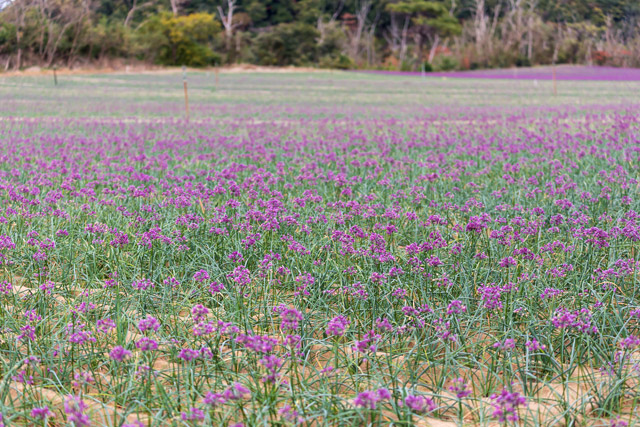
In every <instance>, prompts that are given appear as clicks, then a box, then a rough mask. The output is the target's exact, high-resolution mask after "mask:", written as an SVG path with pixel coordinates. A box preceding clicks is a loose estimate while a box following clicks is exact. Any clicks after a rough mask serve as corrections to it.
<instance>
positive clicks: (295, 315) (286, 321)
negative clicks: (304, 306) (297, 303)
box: [274, 305, 303, 332]
mask: <svg viewBox="0 0 640 427" xmlns="http://www.w3.org/2000/svg"><path fill="white" fill-rule="evenodd" d="M274 310H275V311H278V312H279V313H280V319H281V320H280V329H282V330H283V331H285V332H287V331H293V330H295V329H298V327H299V326H300V322H301V321H302V319H303V317H302V313H300V312H299V311H298V310H296V309H295V308H289V307H287V306H285V305H281V306H278V307H276V308H274Z"/></svg>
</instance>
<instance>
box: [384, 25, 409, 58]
mask: <svg viewBox="0 0 640 427" xmlns="http://www.w3.org/2000/svg"><path fill="white" fill-rule="evenodd" d="M390 17H391V21H390V25H389V31H388V32H386V33H385V34H384V38H385V39H386V40H387V43H389V46H390V47H391V51H392V52H393V53H394V54H396V56H397V58H398V61H399V62H400V64H402V63H403V62H404V57H405V55H406V53H407V34H408V31H409V20H410V18H409V15H406V16H405V17H404V24H403V26H402V29H400V26H399V25H398V14H397V13H394V12H391V15H390Z"/></svg>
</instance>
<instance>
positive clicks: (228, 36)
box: [218, 0, 237, 52]
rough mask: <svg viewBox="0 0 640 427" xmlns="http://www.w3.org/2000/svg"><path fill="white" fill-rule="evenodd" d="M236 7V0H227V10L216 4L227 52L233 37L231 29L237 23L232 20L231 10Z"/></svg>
mask: <svg viewBox="0 0 640 427" xmlns="http://www.w3.org/2000/svg"><path fill="white" fill-rule="evenodd" d="M235 8H236V0H227V12H226V13H225V12H224V11H223V10H222V7H221V6H218V15H220V20H221V21H222V26H223V27H224V35H225V40H226V44H227V52H230V51H231V41H232V38H233V30H234V29H235V28H236V27H237V23H234V22H233V12H234V11H235Z"/></svg>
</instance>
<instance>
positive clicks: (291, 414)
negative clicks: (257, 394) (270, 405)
mask: <svg viewBox="0 0 640 427" xmlns="http://www.w3.org/2000/svg"><path fill="white" fill-rule="evenodd" d="M278 414H279V415H280V416H281V417H282V418H283V419H284V420H285V422H288V423H292V424H300V423H302V422H304V418H302V417H301V416H300V414H299V413H298V411H296V410H294V409H293V408H292V407H291V405H285V406H284V407H282V408H281V409H280V410H279V411H278Z"/></svg>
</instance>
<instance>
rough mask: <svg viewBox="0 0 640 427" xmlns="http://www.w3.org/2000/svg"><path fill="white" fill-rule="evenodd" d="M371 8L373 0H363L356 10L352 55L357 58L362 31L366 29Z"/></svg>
mask: <svg viewBox="0 0 640 427" xmlns="http://www.w3.org/2000/svg"><path fill="white" fill-rule="evenodd" d="M370 10H371V0H362V1H361V2H359V5H358V6H357V10H356V22H357V24H356V31H355V34H354V35H353V39H351V52H352V53H351V55H352V57H354V58H357V57H358V55H359V53H360V40H361V39H362V32H363V31H364V27H365V24H366V23H367V15H368V14H369V11H370Z"/></svg>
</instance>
